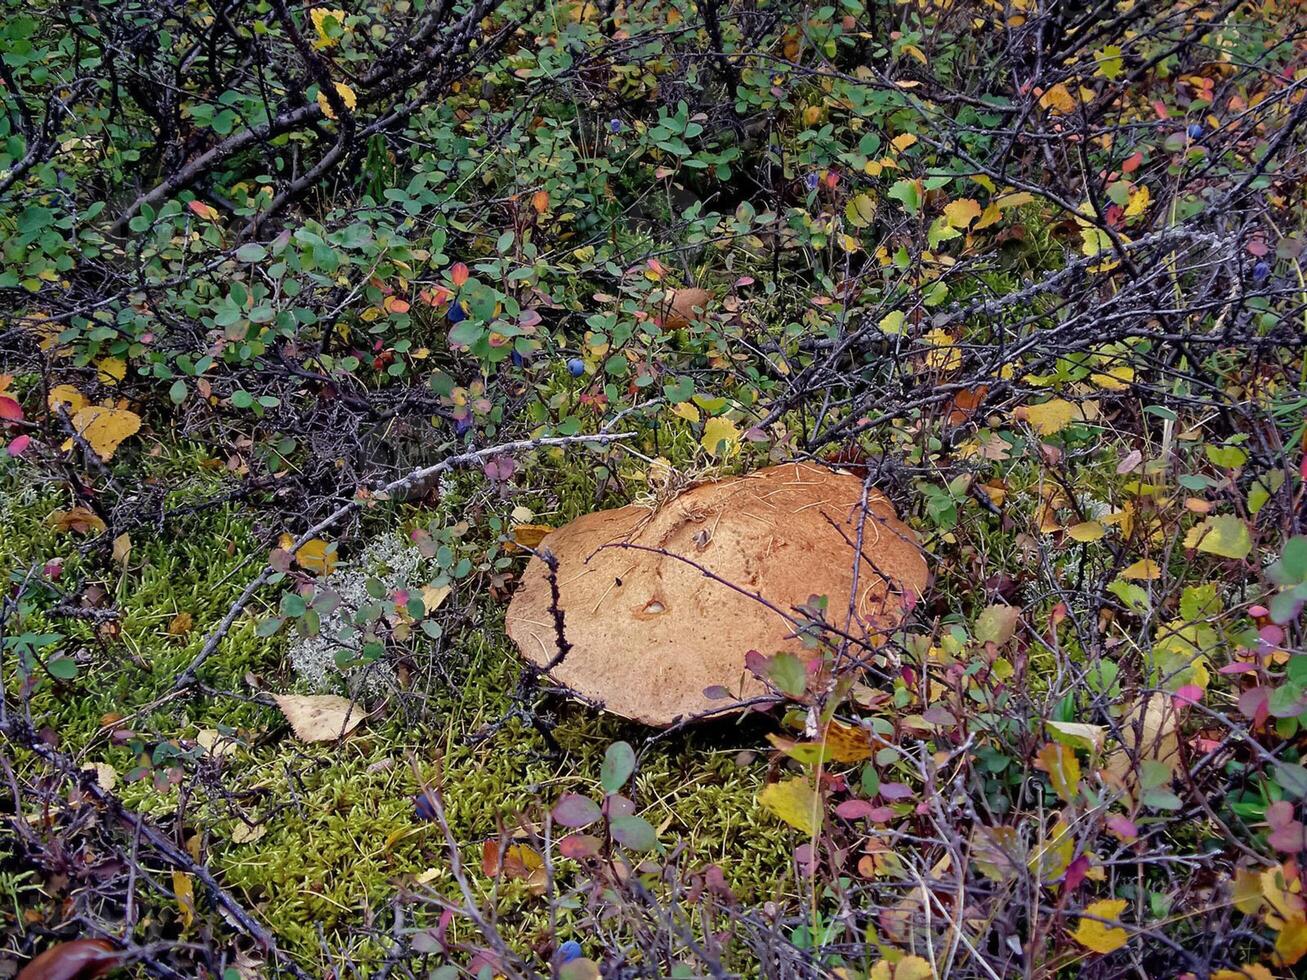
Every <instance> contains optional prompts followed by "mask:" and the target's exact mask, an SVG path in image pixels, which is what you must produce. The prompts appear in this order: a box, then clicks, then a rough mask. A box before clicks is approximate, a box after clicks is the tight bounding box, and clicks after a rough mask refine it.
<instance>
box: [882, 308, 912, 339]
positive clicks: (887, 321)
mask: <svg viewBox="0 0 1307 980" xmlns="http://www.w3.org/2000/svg"><path fill="white" fill-rule="evenodd" d="M906 316H907V315H906V314H905V313H904V312H903V311H902V310H890V311H889V312H888V313H886V314H885V315H884V316H883V317H881V318H880V323H879V324H878V326H879V327H880V329H881V332H882V333H888V334H898V333H902V332H903V321H904V320H905V319H906Z"/></svg>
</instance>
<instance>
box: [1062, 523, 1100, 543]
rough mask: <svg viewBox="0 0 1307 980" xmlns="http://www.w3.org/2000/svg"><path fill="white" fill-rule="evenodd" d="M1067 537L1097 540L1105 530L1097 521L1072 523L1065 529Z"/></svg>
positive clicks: (1077, 539) (1074, 539) (1073, 539)
mask: <svg viewBox="0 0 1307 980" xmlns="http://www.w3.org/2000/svg"><path fill="white" fill-rule="evenodd" d="M1066 533H1067V537H1069V538H1070V539H1071V540H1072V541H1082V542H1083V541H1097V540H1098V539H1099V538H1101V537H1102V536H1103V535H1104V534H1105V533H1106V532H1105V531H1104V530H1103V525H1101V524H1099V523H1098V521H1085V522H1083V523H1081V524H1072V525H1071V526H1070V527H1069V528H1067V529H1066Z"/></svg>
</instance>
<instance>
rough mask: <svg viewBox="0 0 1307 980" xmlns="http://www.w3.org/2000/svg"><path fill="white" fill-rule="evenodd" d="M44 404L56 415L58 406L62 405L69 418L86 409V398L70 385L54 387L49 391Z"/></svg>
mask: <svg viewBox="0 0 1307 980" xmlns="http://www.w3.org/2000/svg"><path fill="white" fill-rule="evenodd" d="M46 404H47V405H49V406H50V411H52V412H54V413H55V414H56V415H57V414H58V413H59V406H61V405H62V406H63V407H64V408H65V409H66V410H67V412H68V414H69V416H70V417H71V416H73V415H76V414H77V413H78V412H80V411H81V410H82V409H84V408H85V407H86V396H85V395H83V394H82V393H81V392H80V391H78V390H77V389H76V388H74V387H73V386H72V385H55V386H54V387H53V388H51V389H50V394H49V396H48V397H47V398H46Z"/></svg>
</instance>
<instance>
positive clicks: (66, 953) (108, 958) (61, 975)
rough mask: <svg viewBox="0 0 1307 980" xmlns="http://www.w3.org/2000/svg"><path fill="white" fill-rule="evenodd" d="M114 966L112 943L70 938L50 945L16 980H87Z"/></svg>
mask: <svg viewBox="0 0 1307 980" xmlns="http://www.w3.org/2000/svg"><path fill="white" fill-rule="evenodd" d="M117 965H118V954H117V953H116V952H115V950H114V947H113V944H112V943H108V942H106V941H105V940H103V939H74V940H73V941H72V942H68V943H59V945H57V946H51V947H50V948H49V949H47V950H46V951H45V952H44V953H42V954H41V955H40V956H38V957H36V959H34V960H32V961H31V962H30V963H28V964H27V966H25V967H23V968H22V969H21V970H20V971H18V977H17V980H91V978H92V977H102V976H104V975H105V974H106V973H108V972H109V971H110V970H112V969H114V968H115V967H116V966H117Z"/></svg>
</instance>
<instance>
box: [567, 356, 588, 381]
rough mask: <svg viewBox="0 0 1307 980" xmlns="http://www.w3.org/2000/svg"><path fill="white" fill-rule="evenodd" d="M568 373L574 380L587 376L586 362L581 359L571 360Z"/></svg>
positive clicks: (568, 363)
mask: <svg viewBox="0 0 1307 980" xmlns="http://www.w3.org/2000/svg"><path fill="white" fill-rule="evenodd" d="M567 373H568V374H570V375H571V376H572V377H574V378H579V377H581V375H583V374H585V361H583V360H581V358H579V357H573V358H569V359H568V362H567Z"/></svg>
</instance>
